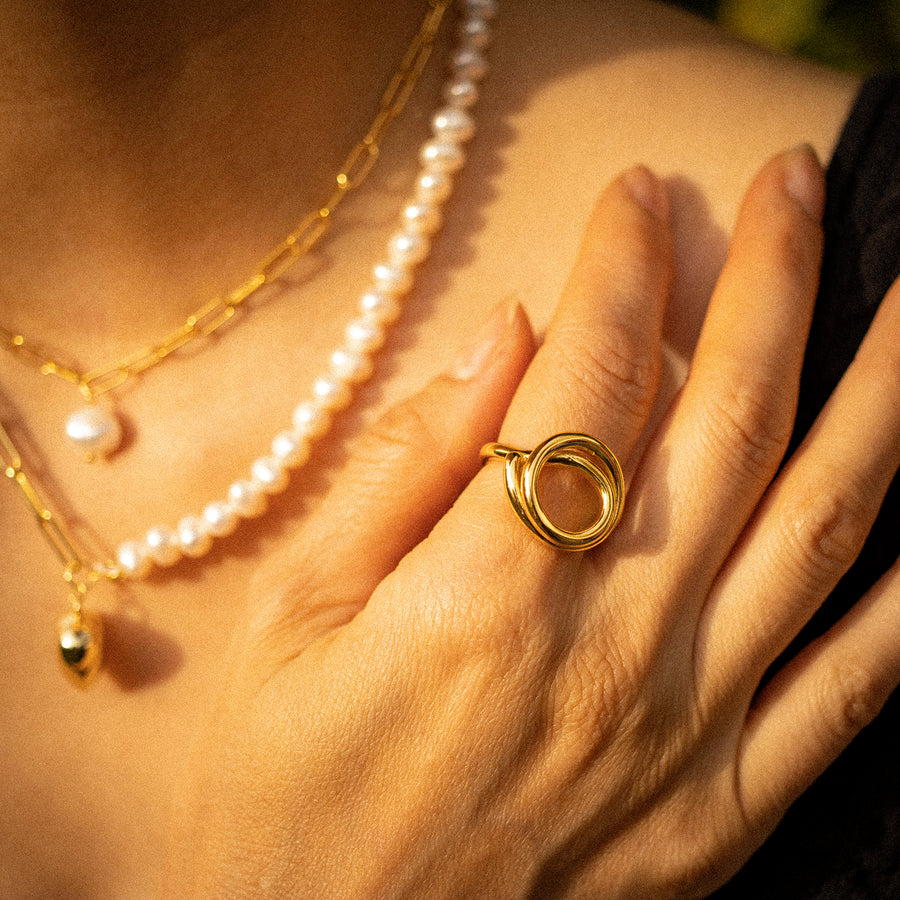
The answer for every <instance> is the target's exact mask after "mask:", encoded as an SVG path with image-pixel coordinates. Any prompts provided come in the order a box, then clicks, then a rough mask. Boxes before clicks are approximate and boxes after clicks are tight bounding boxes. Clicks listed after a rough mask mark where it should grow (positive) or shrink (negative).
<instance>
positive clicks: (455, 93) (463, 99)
mask: <svg viewBox="0 0 900 900" xmlns="http://www.w3.org/2000/svg"><path fill="white" fill-rule="evenodd" d="M444 99H445V100H446V101H447V103H449V104H450V105H451V106H456V107H458V108H460V109H469V108H470V107H472V106H474V105H475V103H476V102H477V100H478V85H477V84H475V82H474V81H471V80H470V79H468V78H456V79H454V80H453V81H448V82H447V84H445V85H444Z"/></svg>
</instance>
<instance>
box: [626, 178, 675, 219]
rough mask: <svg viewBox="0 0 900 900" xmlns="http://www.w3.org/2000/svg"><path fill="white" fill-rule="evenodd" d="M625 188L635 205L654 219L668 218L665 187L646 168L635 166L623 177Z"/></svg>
mask: <svg viewBox="0 0 900 900" xmlns="http://www.w3.org/2000/svg"><path fill="white" fill-rule="evenodd" d="M623 178H624V181H625V186H626V187H627V188H628V191H629V192H630V194H631V196H632V197H633V198H634V199H635V201H636V202H637V203H639V204H640V205H641V206H643V207H644V209H646V210H647V212H649V213H651V214H652V215H654V216H656V218H658V219H661V220H663V221H665V220H666V219H667V218H668V216H669V198H668V196H667V195H666V188H665V185H664V184H663V183H662V182H661V181H660V180H659V179H658V178H657V177H656V176H655V175H654V174H653V173H652V172H651V171H650V170H649V169H648V168H647V167H646V166H635V167H634V168H633V169H629V170H628V171H627V172H626V173H625V174H624V176H623Z"/></svg>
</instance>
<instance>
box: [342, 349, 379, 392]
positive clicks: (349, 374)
mask: <svg viewBox="0 0 900 900" xmlns="http://www.w3.org/2000/svg"><path fill="white" fill-rule="evenodd" d="M374 368H375V366H374V364H373V363H372V360H371V358H370V357H369V356H367V355H366V354H365V353H359V352H357V351H356V350H350V349H344V348H342V349H340V350H335V351H334V353H332V354H331V370H332V372H334V376H335V378H340V379H341V380H342V381H349V382H353V383H357V384H358V383H359V382H362V381H367V380H368V379H369V378H371V377H372V371H373V369H374Z"/></svg>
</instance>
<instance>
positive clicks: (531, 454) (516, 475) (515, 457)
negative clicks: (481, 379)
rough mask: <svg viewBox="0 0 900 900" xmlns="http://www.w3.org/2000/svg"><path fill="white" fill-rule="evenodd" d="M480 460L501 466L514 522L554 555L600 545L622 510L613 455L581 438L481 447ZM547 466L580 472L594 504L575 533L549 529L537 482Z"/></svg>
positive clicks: (622, 489) (603, 446) (618, 471)
mask: <svg viewBox="0 0 900 900" xmlns="http://www.w3.org/2000/svg"><path fill="white" fill-rule="evenodd" d="M481 455H482V457H483V458H484V459H486V460H487V459H500V460H503V461H504V462H505V463H506V493H507V495H508V496H509V502H510V503H511V504H512V507H513V509H514V510H515V511H516V514H517V515H518V517H519V518H520V519H521V520H522V521H523V522H524V523H525V524H526V525H527V526H528V527H529V528H530V529H531V530H532V531H533V532H534V533H535V534H536V535H537V536H538V537H539V538H541V539H542V540H544V541H546V542H547V543H548V544H551V545H552V546H554V547H558V548H559V549H560V550H589V549H590V548H591V547H596V546H597V544H599V543H600V542H601V541H605V540H606V539H607V538H608V537H609V535H610V534H611V533H612V530H613V529H614V528H615V527H616V525H617V524H618V521H619V518H620V517H621V515H622V508H623V506H624V504H625V479H624V478H623V477H622V467H621V466H620V465H619V461H618V460H617V459H616V456H615V454H614V453H613V452H612V450H610V449H609V447H607V446H606V444H604V443H603V442H602V441H598V440H597V439H596V438H592V437H589V436H588V435H586V434H557V435H554V436H553V437H550V438H548V439H547V440H546V441H544V442H543V443H542V444H539V445H538V446H537V447H535V448H534V450H530V451H529V450H516V449H515V448H514V447H507V446H505V445H504V444H493V443H492V444H485V445H484V446H483V447H482V448H481ZM547 465H562V466H572V467H574V468H576V469H580V470H581V471H582V472H584V473H585V474H586V475H587V476H588V478H589V480H590V481H591V482H592V483H593V485H594V487H595V488H596V490H597V494H598V496H599V498H600V507H601V508H600V514H599V516H598V517H597V519H596V521H594V522H593V524H591V525H590V526H588V527H587V528H585V529H582V530H581V531H566V530H565V529H563V528H559V527H558V526H556V525H554V524H553V523H552V522H551V521H550V519H549V518H548V517H547V514H546V513H545V512H544V508H543V507H542V506H541V501H540V499H539V498H538V491H537V482H538V477H539V476H540V474H541V470H542V469H543V468H544V466H547Z"/></svg>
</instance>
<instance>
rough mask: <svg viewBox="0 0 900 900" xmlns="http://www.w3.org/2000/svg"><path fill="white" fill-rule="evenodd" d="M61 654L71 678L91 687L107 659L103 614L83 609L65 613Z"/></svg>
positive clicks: (60, 638) (60, 637)
mask: <svg viewBox="0 0 900 900" xmlns="http://www.w3.org/2000/svg"><path fill="white" fill-rule="evenodd" d="M59 653H60V659H61V661H62V665H63V670H64V671H65V673H66V675H67V676H68V678H69V680H70V681H72V682H73V683H74V684H76V685H78V686H79V687H87V686H88V685H89V684H90V683H91V681H93V679H94V677H95V676H96V674H97V672H99V671H100V666H101V664H102V662H103V623H102V621H101V619H100V617H99V616H92V615H89V614H88V613H85V612H82V611H80V610H79V611H77V612H70V613H68V614H67V615H65V616H63V618H62V619H60V622H59Z"/></svg>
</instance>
